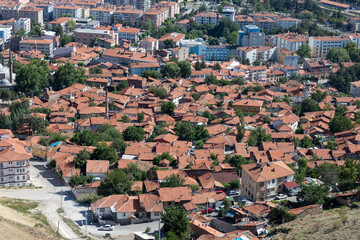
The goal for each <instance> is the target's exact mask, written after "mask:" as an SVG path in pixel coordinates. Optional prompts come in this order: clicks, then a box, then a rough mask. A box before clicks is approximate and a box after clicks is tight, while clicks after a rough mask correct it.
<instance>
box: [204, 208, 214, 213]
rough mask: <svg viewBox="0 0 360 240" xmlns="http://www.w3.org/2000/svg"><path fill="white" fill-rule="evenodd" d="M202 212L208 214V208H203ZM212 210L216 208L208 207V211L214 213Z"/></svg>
mask: <svg viewBox="0 0 360 240" xmlns="http://www.w3.org/2000/svg"><path fill="white" fill-rule="evenodd" d="M201 212H202V213H203V214H206V209H203V210H202V211H201ZM212 212H214V209H212V208H208V209H207V213H212Z"/></svg>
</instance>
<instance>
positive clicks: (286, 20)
mask: <svg viewBox="0 0 360 240" xmlns="http://www.w3.org/2000/svg"><path fill="white" fill-rule="evenodd" d="M276 24H277V28H282V29H289V28H291V27H292V26H295V25H296V24H297V20H296V19H295V18H291V17H279V18H278V19H277V21H276Z"/></svg>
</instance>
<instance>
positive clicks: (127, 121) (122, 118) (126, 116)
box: [121, 115, 130, 123]
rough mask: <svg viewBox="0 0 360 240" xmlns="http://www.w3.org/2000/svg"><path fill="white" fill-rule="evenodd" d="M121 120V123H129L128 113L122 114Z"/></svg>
mask: <svg viewBox="0 0 360 240" xmlns="http://www.w3.org/2000/svg"><path fill="white" fill-rule="evenodd" d="M121 121H122V122H123V123H129V122H130V117H129V116H128V115H123V116H122V117H121Z"/></svg>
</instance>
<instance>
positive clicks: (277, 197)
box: [275, 194, 288, 200]
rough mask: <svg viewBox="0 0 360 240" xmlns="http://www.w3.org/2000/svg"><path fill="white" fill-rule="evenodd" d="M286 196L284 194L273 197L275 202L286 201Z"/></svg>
mask: <svg viewBox="0 0 360 240" xmlns="http://www.w3.org/2000/svg"><path fill="white" fill-rule="evenodd" d="M287 197H288V196H287V195H286V194H279V195H277V196H276V197H275V199H277V200H283V199H286V198H287Z"/></svg>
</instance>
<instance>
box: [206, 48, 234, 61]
mask: <svg viewBox="0 0 360 240" xmlns="http://www.w3.org/2000/svg"><path fill="white" fill-rule="evenodd" d="M228 56H229V48H227V47H226V46H224V45H206V54H205V59H206V60H208V61H226V59H227V57H228Z"/></svg>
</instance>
